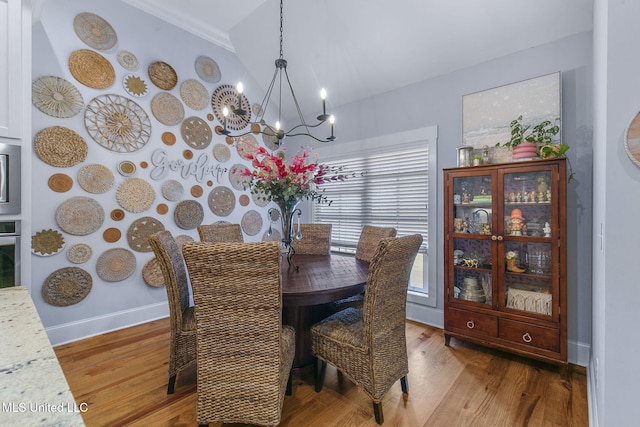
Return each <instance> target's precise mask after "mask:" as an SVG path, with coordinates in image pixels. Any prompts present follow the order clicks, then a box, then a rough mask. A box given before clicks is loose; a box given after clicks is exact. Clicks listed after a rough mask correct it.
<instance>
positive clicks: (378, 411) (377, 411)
mask: <svg viewBox="0 0 640 427" xmlns="http://www.w3.org/2000/svg"><path fill="white" fill-rule="evenodd" d="M373 414H374V415H375V417H376V422H377V423H378V424H382V423H384V416H383V415H382V402H377V403H376V402H373Z"/></svg>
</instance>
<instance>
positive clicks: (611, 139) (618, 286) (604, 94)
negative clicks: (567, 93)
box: [591, 0, 640, 426]
mask: <svg viewBox="0 0 640 427" xmlns="http://www.w3.org/2000/svg"><path fill="white" fill-rule="evenodd" d="M595 6H596V8H595V10H596V12H597V14H596V16H597V19H596V22H595V23H596V26H594V28H595V30H594V33H595V42H594V46H595V53H596V54H597V55H596V59H597V62H596V64H597V65H596V67H597V68H596V69H597V71H598V72H597V73H596V79H595V93H596V94H597V95H598V96H597V100H598V103H597V104H596V106H597V108H596V109H595V110H594V121H595V122H596V123H598V127H597V128H596V130H597V132H596V133H595V134H594V136H595V138H594V153H595V154H596V157H595V163H594V164H595V174H594V182H596V184H595V185H594V200H596V202H597V203H596V204H595V206H594V212H595V214H596V216H595V221H594V233H598V232H599V230H600V226H601V224H602V226H603V230H604V245H603V250H602V251H601V250H600V245H599V239H596V240H595V242H594V243H595V244H594V249H593V251H594V275H593V277H594V279H593V280H594V283H593V287H594V293H593V295H594V308H593V313H594V317H593V332H594V333H593V356H592V357H593V361H592V365H591V366H592V373H593V374H594V377H595V378H594V380H593V381H592V384H591V385H592V387H593V388H595V396H596V400H595V403H596V405H595V408H594V410H593V412H594V413H595V414H596V419H595V420H593V421H594V423H593V424H594V425H599V426H631V425H636V424H637V423H638V419H639V418H640V406H639V405H638V402H637V396H638V395H639V391H640V386H639V384H640V366H639V365H638V363H636V362H637V359H638V357H637V355H638V353H639V352H640V339H638V338H639V337H640V333H638V331H637V329H636V328H635V326H634V325H635V324H636V321H637V312H638V307H639V306H640V293H638V284H639V283H640V280H638V268H637V265H638V253H640V233H638V231H637V222H638V221H637V220H638V211H639V210H640V198H639V197H638V194H640V168H638V167H637V166H635V165H634V164H633V163H632V162H631V160H630V159H629V158H628V156H627V154H626V152H625V149H624V138H625V132H626V129H627V126H628V125H629V123H630V121H631V120H632V119H633V117H634V116H635V115H636V114H637V113H638V112H639V111H640V75H638V72H637V70H638V67H639V66H640V59H639V57H638V55H637V54H634V53H630V52H637V42H638V39H639V38H640V28H639V27H638V25H637V24H636V18H637V17H638V16H640V3H639V2H629V1H623V0H598V1H596V2H595Z"/></svg>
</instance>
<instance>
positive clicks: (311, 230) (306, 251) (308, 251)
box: [291, 224, 331, 255]
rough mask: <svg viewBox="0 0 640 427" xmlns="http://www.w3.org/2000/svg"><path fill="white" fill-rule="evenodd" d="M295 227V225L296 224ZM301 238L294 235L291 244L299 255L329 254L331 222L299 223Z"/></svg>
mask: <svg viewBox="0 0 640 427" xmlns="http://www.w3.org/2000/svg"><path fill="white" fill-rule="evenodd" d="M296 227H297V226H296ZM300 234H302V239H300V240H297V239H296V238H295V235H294V236H293V241H292V242H291V245H292V246H293V249H295V251H296V254H299V255H329V253H330V252H331V224H300Z"/></svg>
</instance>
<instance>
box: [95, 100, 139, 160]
mask: <svg viewBox="0 0 640 427" xmlns="http://www.w3.org/2000/svg"><path fill="white" fill-rule="evenodd" d="M84 126H85V128H86V129H87V132H89V135H91V138H93V140H94V141H95V142H97V143H98V144H100V145H101V146H102V147H104V148H106V149H107V150H110V151H115V152H117V153H131V152H134V151H138V150H140V149H141V148H142V147H144V146H145V145H146V144H147V142H149V138H151V122H150V121H149V116H148V115H147V113H146V112H145V111H144V110H143V109H142V107H141V106H140V105H138V104H137V103H136V102H134V101H132V100H131V99H129V98H125V97H124V96H120V95H115V94H107V95H99V96H96V97H95V98H93V99H92V100H91V101H90V102H89V104H88V105H87V109H86V110H85V112H84Z"/></svg>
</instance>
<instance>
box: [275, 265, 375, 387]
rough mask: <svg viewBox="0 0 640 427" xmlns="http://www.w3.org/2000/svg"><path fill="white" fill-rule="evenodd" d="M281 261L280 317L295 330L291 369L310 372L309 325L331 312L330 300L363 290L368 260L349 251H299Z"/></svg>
mask: <svg viewBox="0 0 640 427" xmlns="http://www.w3.org/2000/svg"><path fill="white" fill-rule="evenodd" d="M292 260H293V262H294V263H295V266H291V265H289V263H288V262H287V260H286V259H284V260H283V262H282V263H281V277H282V321H283V323H284V324H286V325H291V326H293V327H294V328H295V331H296V354H295V357H294V360H293V372H294V374H297V375H299V376H301V377H302V376H308V375H309V374H310V373H313V362H314V357H313V353H312V351H311V326H313V325H314V324H315V323H317V322H319V321H320V320H322V319H324V318H325V317H326V316H328V315H330V314H331V310H330V308H329V303H331V302H334V301H338V300H340V299H343V298H348V297H351V296H354V295H357V294H359V293H362V292H364V289H365V285H366V282H367V276H368V274H369V263H368V262H366V261H361V260H358V259H356V258H355V257H354V256H353V255H349V254H331V255H298V254H296V255H295V256H294V257H293V258H292Z"/></svg>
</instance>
